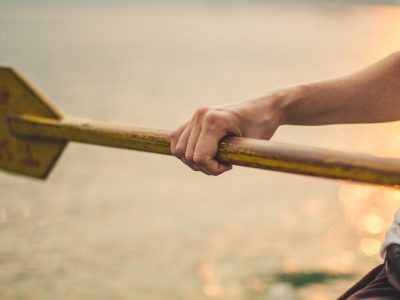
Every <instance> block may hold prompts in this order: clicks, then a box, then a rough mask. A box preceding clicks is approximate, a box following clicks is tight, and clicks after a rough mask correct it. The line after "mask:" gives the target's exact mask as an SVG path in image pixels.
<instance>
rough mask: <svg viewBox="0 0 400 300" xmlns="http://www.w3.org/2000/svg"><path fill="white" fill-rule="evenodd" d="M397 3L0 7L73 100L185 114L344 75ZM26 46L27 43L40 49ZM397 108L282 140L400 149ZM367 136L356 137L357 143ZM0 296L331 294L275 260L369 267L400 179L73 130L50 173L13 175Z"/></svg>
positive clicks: (132, 114) (181, 117) (174, 117)
mask: <svg viewBox="0 0 400 300" xmlns="http://www.w3.org/2000/svg"><path fill="white" fill-rule="evenodd" d="M399 20H400V9H398V8H394V7H390V6H387V7H361V8H351V7H347V8H343V9H339V8H331V9H328V8H310V7H308V8H306V7H305V8H289V7H261V8H251V7H247V8H244V9H240V10H238V9H228V8H225V9H224V8H221V7H219V8H218V9H217V8H215V7H208V8H203V9H195V8H179V7H169V8H168V9H164V8H157V7H153V8H150V7H147V8H146V7H142V8H136V7H128V8H126V9H121V8H113V7H108V8H107V9H106V8H98V9H91V8H90V7H89V8H83V9H74V8H68V9H57V8H52V9H48V10H46V9H44V10H33V11H28V10H26V9H25V10H19V9H17V10H15V9H14V10H13V9H10V10H9V11H7V10H1V11H0V25H1V26H0V36H2V37H4V38H5V39H6V40H7V41H8V42H7V43H1V44H0V53H1V56H0V60H1V62H2V63H7V64H12V65H16V66H18V68H19V69H20V70H21V71H23V73H26V75H27V77H28V78H30V79H31V80H32V81H33V83H34V84H35V85H36V86H37V87H38V88H39V90H41V91H43V93H44V94H46V95H47V96H48V98H49V99H52V101H53V102H54V103H55V105H56V106H57V107H59V108H60V109H61V111H65V112H66V113H71V114H76V115H81V116H87V117H96V118H103V119H112V120H118V121H128V122H133V123H142V124H146V125H149V126H154V127H168V128H173V127H175V126H177V125H178V124H179V123H181V122H183V121H185V120H186V119H187V118H188V117H189V116H190V114H191V113H192V111H193V110H194V109H195V108H196V107H198V106H204V105H212V104H215V103H223V102H227V101H232V100H240V99H245V98H249V97H254V96H256V95H259V94H262V93H265V92H266V91H268V90H271V89H274V88H276V87H279V86H283V85H291V84H295V83H299V82H305V81H310V80H316V79H321V78H327V77H332V76H338V75H341V74H344V73H346V72H349V71H352V70H355V69H357V68H360V67H362V66H364V65H365V64H367V63H369V62H371V61H374V60H377V59H379V58H381V57H382V56H384V55H386V54H388V53H390V52H393V51H395V50H398V49H399V48H400V42H399V41H400V24H399V22H400V21H399ZM27 49H29V51H28V50H27ZM398 127H399V124H398V123H393V124H384V125H364V126H355V125H349V126H327V127H318V128H307V127H285V128H282V129H280V130H279V132H278V133H277V135H276V137H275V139H276V140H279V141H284V142H291V143H300V144H306V145H315V146H323V147H328V148H332V149H345V150H349V151H350V150H351V151H362V152H369V153H373V154H377V155H382V156H398V153H400V152H399V150H400V149H399V147H400V135H399V134H398V132H399V129H400V128H398ZM354 140H356V141H357V143H354ZM0 187H1V189H0V196H1V202H0V266H1V268H0V269H1V271H0V294H2V295H3V297H2V299H18V298H21V299H54V298H57V299H71V298H73V299H110V298H122V299H124V297H125V298H127V299H131V298H133V297H134V298H137V299H188V298H189V299H230V300H235V299H286V300H288V299H318V300H321V299H332V298H333V297H334V296H337V295H338V294H339V293H340V292H341V291H343V290H344V289H345V288H346V287H348V286H349V285H350V284H351V282H352V281H353V280H348V279H346V280H344V279H343V280H338V281H334V282H332V283H329V284H322V283H318V284H312V285H308V286H304V287H302V288H299V289H295V288H294V287H293V286H291V285H290V284H288V283H276V282H272V281H271V279H270V276H271V275H272V274H274V273H275V272H280V271H283V272H289V273H290V272H302V271H307V270H323V271H327V272H339V273H340V272H343V273H361V272H364V271H366V270H367V269H369V268H371V267H372V266H373V265H375V264H376V263H378V262H379V260H378V259H376V256H377V251H378V249H379V246H380V242H381V240H382V237H383V234H384V231H385V230H386V228H388V226H389V224H390V223H391V220H392V216H393V213H394V211H395V210H396V209H397V208H398V207H399V206H400V194H399V192H398V191H395V190H389V189H381V188H376V187H368V186H360V185H353V184H348V183H346V184H342V183H338V182H333V181H327V180H319V179H310V178H307V177H301V176H294V175H286V174H280V173H272V172H261V171H256V170H249V169H243V168H235V170H234V171H232V172H231V173H230V174H226V175H224V176H221V177H218V178H209V177H205V176H201V175H200V174H194V173H192V172H190V171H189V170H187V169H186V168H184V166H182V165H181V164H178V163H177V161H176V160H174V159H171V158H166V157H161V156H155V155H148V154H143V153H131V152H128V151H120V150H112V149H101V148H96V147H89V146H82V145H72V146H70V147H68V149H67V151H66V152H65V154H64V156H63V158H62V160H61V161H60V163H59V164H58V166H57V167H56V169H55V172H54V173H53V174H52V176H51V178H50V179H49V180H48V181H47V182H45V183H43V182H37V181H29V180H26V179H22V178H16V177H12V176H9V175H4V174H1V176H0Z"/></svg>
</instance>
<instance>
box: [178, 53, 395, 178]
mask: <svg viewBox="0 0 400 300" xmlns="http://www.w3.org/2000/svg"><path fill="white" fill-rule="evenodd" d="M395 120H400V53H394V54H392V55H390V56H389V57H387V58H385V59H383V60H381V61H379V62H377V63H375V64H373V65H371V66H369V67H367V68H365V69H363V70H361V71H359V72H356V73H354V74H351V75H348V76H345V77H341V78H337V79H332V80H327V81H321V82H316V83H311V84H305V85H299V86H295V87H293V88H289V89H285V90H280V91H277V92H274V93H272V94H270V95H267V96H264V97H261V98H258V99H253V100H248V101H244V102H239V103H234V104H229V105H224V106H216V107H210V108H201V109H198V110H197V111H196V112H195V114H194V115H193V117H192V118H191V120H189V121H188V122H186V123H185V124H183V125H182V126H180V127H179V128H178V129H177V130H175V131H174V132H173V133H172V135H171V151H172V153H173V154H175V155H176V156H177V157H178V158H180V159H181V160H182V161H183V162H184V163H186V164H187V165H188V166H190V167H191V168H192V169H194V170H196V171H202V172H204V173H206V174H209V175H219V174H221V173H223V172H225V171H227V170H229V169H231V166H230V165H225V164H221V163H219V162H218V161H216V160H215V156H216V154H217V151H218V142H219V141H220V140H221V139H222V138H223V137H224V136H226V135H236V136H243V137H251V138H261V139H269V138H271V137H272V135H273V134H274V133H275V131H276V129H277V128H278V127H279V126H280V125H284V124H290V125H325V124H345V123H373V122H386V121H395Z"/></svg>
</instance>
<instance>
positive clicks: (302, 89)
mask: <svg viewBox="0 0 400 300" xmlns="http://www.w3.org/2000/svg"><path fill="white" fill-rule="evenodd" d="M286 94H287V97H278V98H281V99H278V100H279V101H281V103H280V104H279V107H281V108H282V112H283V113H282V116H283V117H282V123H283V124H290V125H325V124H345V123H374V122H387V121H396V120H400V54H399V53H396V54H392V55H390V56H389V57H387V58H385V59H383V60H381V61H379V62H377V63H375V64H373V65H371V66H369V67H367V68H366V69H364V70H361V71H359V72H357V73H354V74H351V75H348V76H345V77H342V78H338V79H333V80H327V81H322V82H316V83H311V84H307V85H302V86H298V87H295V88H293V89H288V90H287V91H286ZM282 98H283V99H282Z"/></svg>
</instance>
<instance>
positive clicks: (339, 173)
mask: <svg viewBox="0 0 400 300" xmlns="http://www.w3.org/2000/svg"><path fill="white" fill-rule="evenodd" d="M69 141H74V142H81V143H89V144H96V145H102V146H110V147H115V148H125V149H132V150H140V151H146V152H153V153H161V154H168V155H170V154H171V152H170V138H169V132H168V131H166V130H159V129H151V128H145V127H139V126H135V125H122V124H118V123H111V122H101V121H93V120H90V119H80V118H74V117H63V116H62V115H61V114H60V113H59V112H58V111H57V110H56V109H55V108H54V107H52V106H51V105H50V104H49V103H48V102H47V101H46V100H45V99H44V97H43V96H42V95H40V94H39V93H38V92H37V91H35V89H34V88H33V87H32V86H31V85H30V84H29V83H27V81H26V80H25V79H23V78H22V76H21V75H20V74H18V73H17V72H16V71H15V70H14V69H12V68H6V67H0V168H1V169H4V170H7V171H10V172H14V173H18V174H23V175H29V176H32V177H37V178H46V177H47V175H48V174H49V173H50V171H51V169H52V167H53V165H54V163H55V162H56V161H57V159H58V157H59V156H60V154H61V152H62V150H63V149H64V147H65V145H66V143H67V142H69ZM217 159H218V160H219V161H221V162H225V163H231V164H234V165H241V166H247V167H254V168H259V169H267V170H275V171H283V172H289V173H295V174H304V175H311V176H318V177H325V178H335V179H344V180H352V181H357V182H363V183H372V184H379V185H388V186H397V185H400V160H399V159H389V158H378V157H374V156H369V155H365V154H360V153H344V152H338V151H331V150H325V149H319V148H312V147H305V146H295V145H289V144H283V143H276V142H270V141H265V140H256V139H247V138H237V137H229V138H225V139H223V140H222V141H221V142H220V144H219V151H218V155H217Z"/></svg>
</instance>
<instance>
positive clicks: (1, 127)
mask: <svg viewBox="0 0 400 300" xmlns="http://www.w3.org/2000/svg"><path fill="white" fill-rule="evenodd" d="M23 114H28V115H33V116H39V117H47V118H54V119H61V118H62V115H61V114H60V113H59V112H58V111H57V110H56V109H55V108H54V107H52V106H51V105H50V104H49V103H48V102H47V101H46V100H45V98H44V97H43V96H42V95H40V94H39V93H38V92H37V91H36V90H35V89H34V88H33V87H32V86H31V85H30V84H29V83H28V82H27V81H26V80H25V79H24V78H23V77H22V76H21V75H20V74H19V73H18V72H17V71H15V70H14V69H12V68H9V67H2V66H0V169H2V170H5V171H9V172H13V173H18V174H22V175H27V176H31V177H36V178H41V179H44V178H46V177H47V175H48V174H49V172H50V171H51V169H52V167H53V165H54V163H55V162H56V161H57V159H58V157H59V156H60V154H61V153H62V151H63V149H64V147H65V145H66V142H63V141H48V140H40V139H27V138H22V137H20V136H17V135H16V134H15V133H13V131H12V128H11V127H10V126H9V118H10V116H11V115H23Z"/></svg>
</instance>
